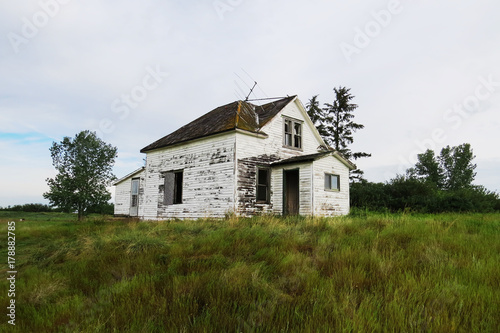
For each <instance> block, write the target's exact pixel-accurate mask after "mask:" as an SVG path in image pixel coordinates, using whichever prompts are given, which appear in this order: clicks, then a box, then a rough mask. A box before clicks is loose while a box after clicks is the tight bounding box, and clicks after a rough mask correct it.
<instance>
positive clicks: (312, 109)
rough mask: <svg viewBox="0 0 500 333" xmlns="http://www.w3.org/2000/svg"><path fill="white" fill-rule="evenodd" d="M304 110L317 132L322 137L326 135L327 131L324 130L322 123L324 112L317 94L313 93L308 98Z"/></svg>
mask: <svg viewBox="0 0 500 333" xmlns="http://www.w3.org/2000/svg"><path fill="white" fill-rule="evenodd" d="M306 111H307V114H308V116H309V118H311V121H312V122H313V124H314V126H316V129H317V130H318V132H319V134H320V135H321V136H322V137H323V138H324V137H327V136H328V133H327V132H326V129H325V125H324V119H325V114H324V112H323V109H321V106H320V104H319V101H318V95H314V96H313V97H312V98H311V99H310V100H309V102H308V103H307V104H306Z"/></svg>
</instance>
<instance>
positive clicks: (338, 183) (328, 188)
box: [323, 172, 340, 192]
mask: <svg viewBox="0 0 500 333" xmlns="http://www.w3.org/2000/svg"><path fill="white" fill-rule="evenodd" d="M328 177H330V182H329V183H330V187H326V180H327V178H328ZM331 177H335V178H337V188H332V187H331V185H332V181H331ZM323 186H324V188H325V191H331V192H339V191H340V175H339V174H335V173H329V172H325V178H324V182H323Z"/></svg>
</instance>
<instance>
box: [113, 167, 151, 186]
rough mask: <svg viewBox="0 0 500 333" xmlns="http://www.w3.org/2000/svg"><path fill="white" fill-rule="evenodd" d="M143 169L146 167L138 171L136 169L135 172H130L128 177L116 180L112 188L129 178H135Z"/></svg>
mask: <svg viewBox="0 0 500 333" xmlns="http://www.w3.org/2000/svg"><path fill="white" fill-rule="evenodd" d="M145 168H146V167H140V168H139V169H137V170H135V171H132V172H131V173H129V174H128V175H126V176H124V177H122V178H120V179H118V180H117V181H115V182H114V183H113V186H116V185H118V184H120V183H121V182H123V181H125V180H127V179H129V178H130V177H133V176H135V175H136V174H138V173H140V172H142V171H143V170H144V169H145Z"/></svg>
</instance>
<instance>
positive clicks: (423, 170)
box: [406, 149, 445, 189]
mask: <svg viewBox="0 0 500 333" xmlns="http://www.w3.org/2000/svg"><path fill="white" fill-rule="evenodd" d="M417 159H418V161H417V163H416V164H415V167H414V168H410V169H408V170H407V172H406V174H407V175H408V177H410V178H418V179H423V180H424V181H425V182H428V183H432V184H434V185H435V186H436V187H437V188H440V189H441V188H443V186H444V182H445V179H444V171H443V168H442V167H441V165H440V164H439V160H438V159H437V158H436V156H435V154H434V151H433V150H430V149H427V150H426V151H425V153H422V154H418V155H417Z"/></svg>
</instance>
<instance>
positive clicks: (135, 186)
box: [130, 178, 139, 207]
mask: <svg viewBox="0 0 500 333" xmlns="http://www.w3.org/2000/svg"><path fill="white" fill-rule="evenodd" d="M130 194H131V201H132V202H131V203H130V207H137V205H138V198H139V178H132V189H131V193H130Z"/></svg>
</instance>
